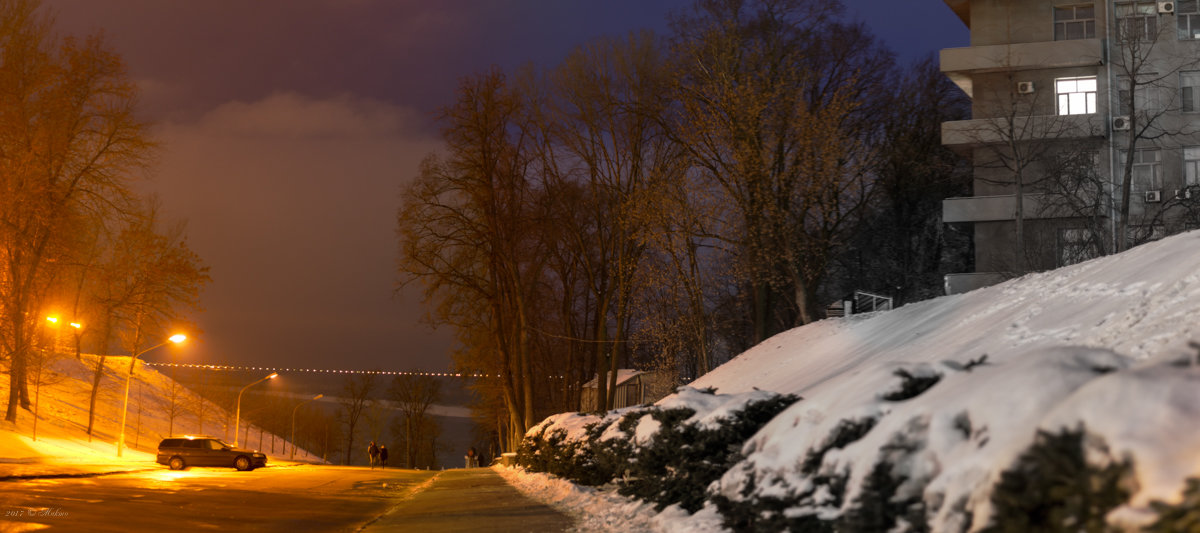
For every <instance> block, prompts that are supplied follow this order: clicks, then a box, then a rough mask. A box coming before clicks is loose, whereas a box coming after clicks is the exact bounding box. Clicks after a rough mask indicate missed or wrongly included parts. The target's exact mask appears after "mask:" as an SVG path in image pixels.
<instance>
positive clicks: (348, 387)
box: [338, 373, 375, 465]
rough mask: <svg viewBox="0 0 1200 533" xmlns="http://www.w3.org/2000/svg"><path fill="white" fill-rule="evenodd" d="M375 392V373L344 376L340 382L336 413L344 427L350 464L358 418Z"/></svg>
mask: <svg viewBox="0 0 1200 533" xmlns="http://www.w3.org/2000/svg"><path fill="white" fill-rule="evenodd" d="M374 392H375V374H370V373H361V374H353V375H350V376H346V381H345V383H343V384H342V395H341V398H339V399H338V403H340V404H341V407H342V409H341V411H340V412H339V413H338V414H339V418H340V419H341V423H342V425H343V426H344V427H345V429H346V462H345V464H347V465H349V464H352V461H351V457H352V456H351V454H352V453H354V435H355V431H356V430H357V429H358V422H359V419H360V418H361V417H362V414H363V412H364V411H365V410H367V408H369V407H370V406H371V405H372V404H373V403H374V400H373V399H372V398H371V394H372V393H374Z"/></svg>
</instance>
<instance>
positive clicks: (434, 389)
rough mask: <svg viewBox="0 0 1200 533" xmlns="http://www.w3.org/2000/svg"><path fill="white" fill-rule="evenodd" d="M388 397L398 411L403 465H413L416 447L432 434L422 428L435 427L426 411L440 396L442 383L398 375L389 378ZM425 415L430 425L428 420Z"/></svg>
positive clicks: (411, 375)
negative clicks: (402, 447) (402, 441)
mask: <svg viewBox="0 0 1200 533" xmlns="http://www.w3.org/2000/svg"><path fill="white" fill-rule="evenodd" d="M388 396H389V397H390V398H391V400H392V401H393V402H395V404H396V408H397V409H399V411H400V420H401V421H400V425H399V427H400V428H402V429H403V431H402V432H398V433H400V434H401V435H402V438H403V440H404V456H405V464H407V465H408V466H409V467H414V466H415V465H416V464H417V463H416V459H417V451H418V449H419V447H420V446H422V445H423V444H424V443H426V442H428V441H429V440H431V438H432V437H433V435H430V434H426V433H423V430H426V429H429V428H430V427H432V426H436V421H434V420H433V418H432V417H428V416H427V414H428V412H429V407H430V406H432V405H433V404H434V403H435V402H437V401H438V399H440V397H441V383H440V382H438V380H437V378H434V377H431V376H424V375H417V374H415V373H414V374H398V375H396V377H394V378H392V384H391V386H390V387H389V388H388ZM427 418H428V419H429V420H428V422H431V423H432V424H429V423H427V421H426V419H427Z"/></svg>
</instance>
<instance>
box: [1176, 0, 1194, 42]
mask: <svg viewBox="0 0 1200 533" xmlns="http://www.w3.org/2000/svg"><path fill="white" fill-rule="evenodd" d="M1175 21H1176V23H1177V24H1179V38H1180V39H1200V1H1197V0H1180V1H1178V2H1176V3H1175Z"/></svg>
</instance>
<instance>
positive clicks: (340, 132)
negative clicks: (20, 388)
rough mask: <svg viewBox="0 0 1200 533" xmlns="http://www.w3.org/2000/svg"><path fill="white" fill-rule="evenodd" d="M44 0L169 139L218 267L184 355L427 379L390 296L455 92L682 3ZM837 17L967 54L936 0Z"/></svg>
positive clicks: (168, 149)
mask: <svg viewBox="0 0 1200 533" xmlns="http://www.w3.org/2000/svg"><path fill="white" fill-rule="evenodd" d="M44 1H45V4H46V5H47V6H49V7H51V8H52V9H54V10H55V12H56V13H57V20H58V25H57V29H58V30H59V31H60V32H62V33H64V34H74V35H80V34H85V33H93V32H95V31H98V30H102V31H103V32H104V33H105V35H106V38H107V39H108V40H109V41H110V42H111V43H112V45H113V46H114V47H115V48H116V49H117V51H118V52H119V53H121V54H122V55H123V56H124V58H125V60H126V62H127V64H128V67H129V71H130V75H131V77H132V78H133V79H134V80H136V81H137V82H138V83H139V85H140V86H141V89H142V106H141V108H142V111H143V113H144V114H145V117H146V118H147V119H148V120H150V121H152V122H154V123H155V124H156V126H155V130H154V131H155V135H156V137H157V139H158V140H160V141H161V142H162V143H163V145H164V150H163V152H162V155H161V158H160V161H159V164H158V166H157V167H156V168H155V171H154V172H153V176H152V179H151V181H150V182H149V183H148V184H147V185H146V186H145V188H146V190H148V191H151V192H154V193H155V194H157V195H158V196H159V198H160V199H161V200H162V203H163V205H164V207H165V211H166V214H167V216H169V217H175V218H177V219H183V220H186V221H187V223H188V234H189V237H190V238H189V244H190V245H191V247H192V248H193V249H194V250H195V251H196V252H197V253H199V254H200V255H201V257H203V258H204V260H205V261H206V262H207V263H208V265H209V266H210V267H211V268H212V272H211V273H212V277H213V283H212V284H211V285H210V286H209V287H208V289H207V290H206V291H205V294H204V297H203V302H204V307H205V311H204V312H203V313H201V314H200V315H199V316H198V322H199V324H200V327H201V328H202V329H203V331H202V332H201V333H200V334H199V335H197V336H196V338H197V342H196V343H195V344H194V345H192V347H191V348H189V349H185V350H179V351H178V354H177V355H175V356H171V357H172V358H173V360H175V361H179V362H194V363H234V364H255V365H271V366H288V367H316V368H360V369H370V368H381V369H385V370H409V369H423V370H431V371H439V370H445V369H447V368H448V366H449V358H448V357H447V355H446V353H447V350H448V348H449V346H450V345H451V340H450V337H449V334H448V332H446V331H432V330H430V329H429V328H428V327H427V326H424V325H422V324H420V323H419V319H420V317H421V314H422V311H421V309H420V307H419V305H418V304H417V294H416V291H415V290H413V291H409V292H407V293H404V294H401V295H399V296H398V297H395V296H393V292H392V289H393V287H394V283H395V273H394V272H395V271H394V268H395V267H394V265H395V254H396V241H395V233H394V228H395V213H396V209H397V207H398V206H399V199H398V193H399V190H400V187H401V185H402V184H403V183H404V182H406V181H407V180H408V179H410V178H411V177H412V176H413V175H414V174H415V173H416V169H417V164H418V162H419V161H420V160H421V158H422V157H424V155H425V154H427V153H429V152H431V151H433V150H436V149H437V148H438V141H437V138H436V136H435V133H434V132H436V126H435V125H434V124H433V123H432V117H433V116H434V115H435V113H436V111H437V109H438V108H439V107H440V106H443V105H446V104H449V103H452V100H453V97H454V90H455V88H456V86H457V83H458V79H459V78H460V77H462V76H465V75H469V74H472V73H475V72H478V71H481V70H483V69H486V68H488V67H489V66H491V65H499V66H501V67H503V68H505V69H512V68H515V67H517V66H520V65H522V64H524V63H527V62H533V63H535V64H537V65H539V66H552V65H554V64H555V63H557V62H558V61H559V60H560V59H561V58H562V57H563V56H564V55H565V54H566V53H567V52H568V51H569V50H570V49H571V48H572V47H574V46H575V45H578V44H582V43H583V42H586V41H587V40H589V39H591V38H594V37H597V36H600V35H617V34H622V33H625V32H628V31H631V30H636V29H641V28H650V29H653V30H655V31H656V32H659V33H665V32H666V28H667V25H666V16H667V13H668V12H670V11H671V10H674V9H678V8H680V7H683V6H686V5H688V4H689V3H690V2H687V1H684V0H661V1H656V0H578V1H574V0H436V1H430V0H253V1H246V0H203V1H193V0H102V1H96V0H44ZM845 3H846V5H847V7H848V9H849V11H850V12H851V13H852V14H855V15H857V16H858V17H859V18H861V19H862V20H864V21H865V22H866V23H867V24H868V25H870V26H871V27H872V29H873V30H874V31H875V32H876V34H877V35H878V36H879V37H881V38H882V39H884V40H885V41H887V42H888V44H889V45H890V46H891V47H892V48H893V49H895V50H897V52H898V53H899V55H900V58H901V60H902V61H904V62H909V61H911V60H913V59H916V58H919V57H922V56H924V55H925V54H928V53H931V52H933V51H935V50H937V49H939V48H945V47H956V46H966V45H967V31H966V28H965V27H964V26H963V25H962V23H961V22H959V21H958V19H957V18H956V17H954V15H953V14H952V13H951V12H950V10H949V8H947V7H946V6H945V4H944V3H943V2H942V1H940V0H903V1H902V2H901V1H897V0H846V2H845ZM900 4H903V5H904V8H903V9H901V8H899V7H897V6H898V5H900ZM164 357H167V356H165V355H161V354H160V356H159V359H161V358H164ZM151 359H152V360H155V359H156V358H155V357H151ZM161 360H166V359H161Z"/></svg>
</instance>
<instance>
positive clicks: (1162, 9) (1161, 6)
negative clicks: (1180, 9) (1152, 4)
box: [1158, 2, 1175, 13]
mask: <svg viewBox="0 0 1200 533" xmlns="http://www.w3.org/2000/svg"><path fill="white" fill-rule="evenodd" d="M1158 12H1159V13H1174V12H1175V2H1159V3H1158Z"/></svg>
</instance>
